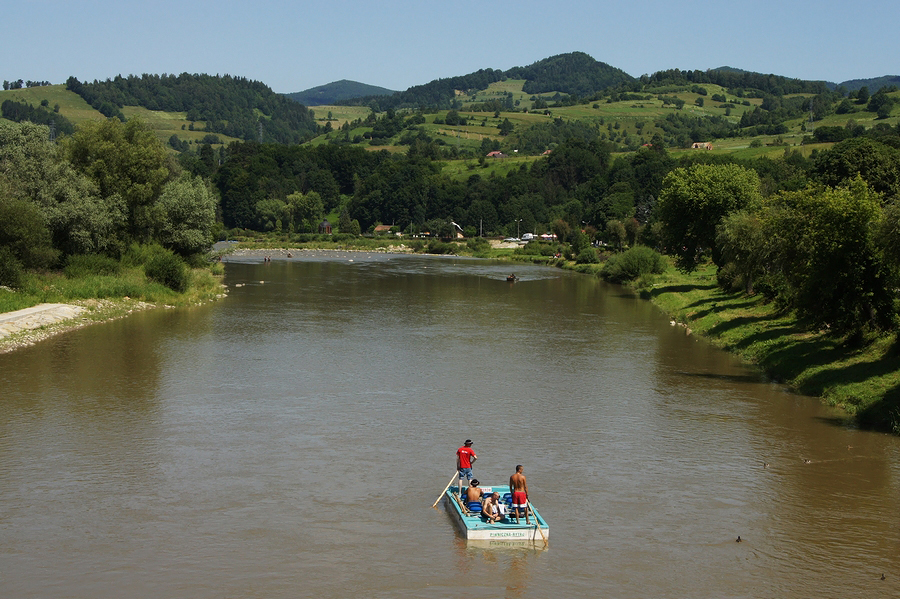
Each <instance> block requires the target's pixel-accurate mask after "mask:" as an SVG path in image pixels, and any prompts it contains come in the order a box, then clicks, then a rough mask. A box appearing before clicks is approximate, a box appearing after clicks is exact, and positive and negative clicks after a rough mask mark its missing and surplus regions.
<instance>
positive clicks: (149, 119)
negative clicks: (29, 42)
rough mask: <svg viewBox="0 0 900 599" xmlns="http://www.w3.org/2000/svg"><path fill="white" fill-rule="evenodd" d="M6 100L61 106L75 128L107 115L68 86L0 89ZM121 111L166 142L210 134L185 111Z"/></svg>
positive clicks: (132, 108) (222, 140)
mask: <svg viewBox="0 0 900 599" xmlns="http://www.w3.org/2000/svg"><path fill="white" fill-rule="evenodd" d="M6 100H13V101H18V102H26V103H28V104H30V105H31V106H40V105H41V103H42V102H43V101H44V100H46V102H47V105H48V108H49V109H50V110H57V108H58V114H60V115H62V116H63V117H65V118H66V119H68V120H69V121H71V122H72V123H74V124H75V126H76V127H77V126H78V125H79V124H80V123H83V122H86V121H102V120H104V119H106V118H107V117H105V116H104V115H103V114H101V113H100V112H99V111H98V110H96V109H95V108H93V107H91V106H90V105H89V104H88V103H87V102H86V101H85V100H84V98H82V97H81V96H79V95H78V94H76V93H74V92H71V91H69V90H67V89H66V86H65V85H47V86H42V87H29V88H22V89H14V90H8V91H0V104H2V103H3V102H4V101H6ZM121 110H122V113H123V114H124V116H125V117H126V118H133V117H137V118H140V119H141V120H142V121H143V122H144V123H145V124H146V125H147V126H149V127H150V128H151V129H152V130H153V132H154V133H156V136H157V137H158V138H159V139H160V141H162V142H164V143H166V142H168V141H169V139H170V137H171V136H172V135H176V136H177V137H178V138H179V139H180V140H182V141H184V142H186V143H187V144H188V146H189V147H190V146H191V145H193V144H200V143H202V141H203V139H204V137H206V136H207V135H209V134H210V133H211V132H210V131H207V130H206V129H205V126H206V124H205V123H203V122H194V121H190V120H188V119H187V116H186V113H185V112H166V111H162V110H148V109H147V108H143V107H141V106H124V107H123V108H122V109H121ZM215 135H216V136H217V137H218V138H219V143H220V144H223V145H224V144H228V143H231V142H233V141H239V140H238V139H237V138H235V137H230V136H227V135H223V134H215Z"/></svg>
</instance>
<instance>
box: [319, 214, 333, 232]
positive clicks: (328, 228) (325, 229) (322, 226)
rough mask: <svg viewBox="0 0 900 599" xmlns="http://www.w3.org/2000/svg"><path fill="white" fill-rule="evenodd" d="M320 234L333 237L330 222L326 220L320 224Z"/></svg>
mask: <svg viewBox="0 0 900 599" xmlns="http://www.w3.org/2000/svg"><path fill="white" fill-rule="evenodd" d="M319 233H325V234H326V235H331V223H330V222H328V219H327V218H326V219H325V220H323V221H322V222H321V223H319Z"/></svg>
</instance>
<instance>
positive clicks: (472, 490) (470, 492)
mask: <svg viewBox="0 0 900 599" xmlns="http://www.w3.org/2000/svg"><path fill="white" fill-rule="evenodd" d="M479 484H480V483H479V482H478V479H477V478H473V479H472V481H471V482H470V483H469V488H468V489H466V494H465V499H466V505H469V502H471V501H477V502H479V503H480V502H481V499H482V498H483V497H484V491H482V490H481V489H479V488H478V485H479Z"/></svg>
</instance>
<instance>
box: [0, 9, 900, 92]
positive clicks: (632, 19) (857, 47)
mask: <svg viewBox="0 0 900 599" xmlns="http://www.w3.org/2000/svg"><path fill="white" fill-rule="evenodd" d="M2 12H3V28H2V32H0V56H2V61H0V80H3V79H7V80H16V79H25V80H29V79H31V80H38V81H45V80H46V81H50V82H51V83H63V82H64V81H65V80H66V78H67V77H69V76H70V75H74V76H75V77H77V78H79V79H81V80H82V81H85V80H88V81H90V80H93V79H106V78H109V77H114V76H115V75H118V74H122V75H129V74H137V75H139V74H141V73H153V74H161V73H182V72H189V73H209V74H217V73H218V74H225V73H230V74H232V75H239V76H243V77H247V78H249V79H255V80H258V81H262V82H263V83H265V84H267V85H268V86H269V87H271V88H272V89H273V90H274V91H276V92H281V93H287V92H295V91H302V90H305V89H308V88H310V87H315V86H317V85H322V84H325V83H330V82H332V81H336V80H339V79H351V80H354V81H360V82H362V83H368V84H371V85H380V86H382V87H387V88H390V89H396V90H404V89H406V88H408V87H410V86H413V85H419V84H423V83H427V82H429V81H431V80H433V79H437V78H440V77H451V76H455V75H465V74H467V73H471V72H472V71H476V70H478V69H481V68H494V69H508V68H510V67H514V66H525V65H528V64H531V63H533V62H535V61H538V60H541V59H542V58H547V57H548V56H553V55H555V54H561V53H565V52H573V51H581V52H586V53H588V54H590V55H591V56H593V57H594V58H595V59H597V60H600V61H603V62H606V63H608V64H610V65H612V66H615V67H618V68H620V69H623V70H624V71H626V72H627V73H629V74H631V75H634V76H639V75H642V74H644V73H653V72H655V71H659V70H663V69H669V68H680V69H685V70H687V69H701V70H705V69H709V68H715V67H719V66H725V65H727V66H733V67H738V68H742V69H746V70H751V71H759V72H763V73H775V74H778V75H785V76H788V77H798V78H801V79H824V80H828V81H834V82H841V81H845V80H848V79H859V78H868V77H877V76H881V75H900V60H898V57H900V51H898V50H897V45H896V33H897V27H898V24H900V1H898V0H868V1H867V2H862V3H859V4H857V3H856V2H848V1H846V0H844V1H842V2H836V1H834V0H820V1H818V2H815V1H807V2H797V1H795V0H758V1H756V2H733V1H727V0H725V1H723V0H718V1H712V0H681V1H675V0H666V1H660V0H648V1H643V2H641V1H632V0H618V1H616V2H608V1H604V0H601V1H597V0H592V1H588V0H572V1H568V2H546V1H540V2H538V1H535V0H513V1H510V2H494V1H490V0H487V1H486V0H481V1H478V2H475V1H472V0H459V1H457V2H432V1H430V0H415V1H413V0H384V1H382V2H374V1H372V0H365V1H362V0H333V1H331V2H326V1H320V2H316V3H309V2H303V1H302V0H301V1H300V2H287V1H283V2H272V1H270V0H257V1H255V2H238V1H230V0H222V1H219V2H209V1H192V0H180V1H178V2H176V1H173V0H156V1H154V2H141V3H135V2H127V1H122V0H117V1H116V2H113V1H111V0H93V1H89V2H72V1H71V0H66V1H58V0H45V1H43V2H34V1H29V0H19V1H18V2H9V3H7V6H5V7H4V9H3V11H2Z"/></svg>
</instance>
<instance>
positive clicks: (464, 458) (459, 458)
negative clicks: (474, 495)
mask: <svg viewBox="0 0 900 599" xmlns="http://www.w3.org/2000/svg"><path fill="white" fill-rule="evenodd" d="M477 459H478V456H477V455H475V450H474V449H472V439H466V442H465V443H463V446H462V447H460V448H459V449H457V450H456V470H457V472H459V494H460V497H461V496H462V494H463V489H464V488H465V487H463V479H465V480H472V464H473V463H475V460H477Z"/></svg>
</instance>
